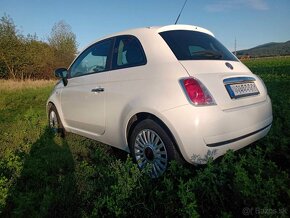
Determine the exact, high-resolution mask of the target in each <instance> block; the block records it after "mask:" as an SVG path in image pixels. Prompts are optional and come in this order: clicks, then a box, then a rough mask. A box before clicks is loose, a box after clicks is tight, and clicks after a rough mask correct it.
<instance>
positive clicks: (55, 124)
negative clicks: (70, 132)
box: [48, 104, 65, 137]
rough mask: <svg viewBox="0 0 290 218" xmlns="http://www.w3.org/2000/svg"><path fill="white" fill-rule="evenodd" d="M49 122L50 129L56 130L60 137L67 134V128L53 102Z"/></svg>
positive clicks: (55, 132)
mask: <svg viewBox="0 0 290 218" xmlns="http://www.w3.org/2000/svg"><path fill="white" fill-rule="evenodd" d="M48 124H49V127H50V129H51V130H52V131H53V132H54V134H55V135H58V136H60V137H64V136H65V130H64V128H63V125H62V122H61V120H60V118H59V115H58V112H57V110H56V107H55V106H54V105H53V104H50V105H49V109H48Z"/></svg>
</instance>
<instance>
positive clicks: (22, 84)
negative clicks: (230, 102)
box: [0, 79, 56, 91]
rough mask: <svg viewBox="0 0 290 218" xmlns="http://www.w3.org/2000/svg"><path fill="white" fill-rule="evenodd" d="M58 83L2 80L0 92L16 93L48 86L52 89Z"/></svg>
mask: <svg viewBox="0 0 290 218" xmlns="http://www.w3.org/2000/svg"><path fill="white" fill-rule="evenodd" d="M55 83H56V81H55V80H25V81H14V80H3V79H0V91H8V90H9V91H12V90H14V91H16V90H23V89H31V88H34V89H38V88H43V87H46V86H49V87H51V86H52V85H54V84H55Z"/></svg>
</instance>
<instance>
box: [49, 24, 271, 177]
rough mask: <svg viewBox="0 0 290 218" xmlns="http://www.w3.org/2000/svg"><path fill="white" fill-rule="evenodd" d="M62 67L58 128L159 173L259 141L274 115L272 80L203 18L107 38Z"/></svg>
mask: <svg viewBox="0 0 290 218" xmlns="http://www.w3.org/2000/svg"><path fill="white" fill-rule="evenodd" d="M55 75H56V76H57V77H58V78H60V81H59V82H58V83H57V84H56V86H55V88H54V90H53V92H52V94H51V96H50V97H49V99H48V101H47V111H48V118H49V124H50V127H51V128H52V129H53V130H54V131H56V132H58V133H59V134H60V135H63V134H64V131H67V132H72V133H76V134H79V135H82V136H85V137H87V138H91V139H94V140H97V141H100V142H103V143H106V144H108V145H111V146H114V147H117V148H120V149H123V150H125V151H127V152H130V153H131V154H132V156H133V158H134V160H135V161H136V162H137V164H138V166H139V167H140V168H143V167H144V166H146V165H149V167H151V169H152V172H151V176H152V177H158V176H160V175H161V174H163V173H164V171H165V170H166V168H167V166H168V163H169V161H170V160H173V159H177V160H178V159H179V160H185V161H187V162H189V163H192V164H203V163H205V162H206V160H207V158H208V157H209V156H210V157H212V158H217V157H219V156H221V155H223V154H225V152H226V151H227V150H228V149H232V150H237V149H240V148H242V147H244V146H246V145H249V144H250V143H252V142H254V141H256V140H258V139H260V138H262V137H263V136H265V135H266V134H267V133H268V131H269V130H270V127H271V123H272V106H271V100H270V98H269V96H268V95H267V90H266V87H265V85H264V83H263V81H262V80H261V79H260V78H259V77H258V76H256V75H255V74H253V73H252V72H251V71H250V70H249V69H248V68H247V67H246V66H245V65H244V64H242V63H241V62H240V61H239V60H238V59H237V58H236V57H235V56H234V55H233V54H232V53H231V52H230V51H229V50H227V49H226V48H225V47H224V46H223V45H222V44H221V43H220V42H219V41H218V40H217V39H216V38H215V37H214V35H213V34H212V33H211V32H210V31H208V30H206V29H203V28H200V27H196V26H188V25H170V26H164V27H148V28H140V29H134V30H128V31H124V32H120V33H117V34H114V35H110V36H107V37H105V38H102V39H100V40H98V41H96V42H95V43H93V44H92V45H90V46H89V47H87V48H86V49H85V50H84V51H82V52H81V53H80V55H78V57H77V58H76V59H75V60H74V61H73V63H72V64H71V66H70V67H69V68H68V69H64V68H60V69H57V70H56V71H55Z"/></svg>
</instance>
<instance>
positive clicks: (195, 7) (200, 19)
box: [0, 0, 290, 51]
mask: <svg viewBox="0 0 290 218" xmlns="http://www.w3.org/2000/svg"><path fill="white" fill-rule="evenodd" d="M184 2H185V1H184V0H143V1H140V0H122V1H120V0H119V1H118V0H77V1H76V0H0V17H2V16H4V15H5V14H6V15H9V16H10V17H11V18H12V19H13V21H14V23H15V24H16V26H17V28H18V29H19V30H20V32H21V33H22V34H24V35H27V34H36V35H37V36H38V38H39V39H40V40H43V41H47V38H48V36H49V34H50V32H51V29H52V27H53V25H54V24H55V23H57V22H59V21H61V20H64V21H65V22H66V23H68V24H69V25H70V26H71V27H72V31H73V32H74V33H75V34H76V38H77V42H78V50H82V49H83V48H85V47H86V46H87V45H88V44H90V43H92V42H93V41H95V40H97V39H98V38H101V37H103V36H106V35H108V34H112V33H115V32H118V31H122V30H126V29H132V28H138V27H148V26H164V25H170V24H174V22H175V20H176V18H177V16H178V14H179V12H180V10H181V8H182V6H183V4H184ZM178 23H179V24H189V25H195V26H200V27H203V28H206V29H208V30H210V31H211V32H213V33H214V35H215V36H216V37H217V38H218V40H219V41H220V42H222V43H223V44H224V45H225V46H226V47H227V48H228V49H230V50H231V51H233V50H234V48H235V39H236V46H237V50H241V49H247V48H252V47H255V46H258V45H261V44H264V43H268V42H285V41H288V40H290V0H187V4H186V6H185V8H184V10H183V12H182V14H181V16H180V19H179V22H178Z"/></svg>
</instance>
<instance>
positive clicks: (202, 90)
mask: <svg viewBox="0 0 290 218" xmlns="http://www.w3.org/2000/svg"><path fill="white" fill-rule="evenodd" d="M182 84H183V87H184V89H185V92H186V95H187V96H188V98H189V99H190V101H191V102H192V103H193V104H194V105H214V104H215V101H214V99H213V97H212V96H211V94H210V93H209V91H208V90H207V88H206V87H205V86H204V85H203V84H202V83H201V82H200V81H198V80H197V79H195V78H192V77H190V78H186V79H183V80H182Z"/></svg>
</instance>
